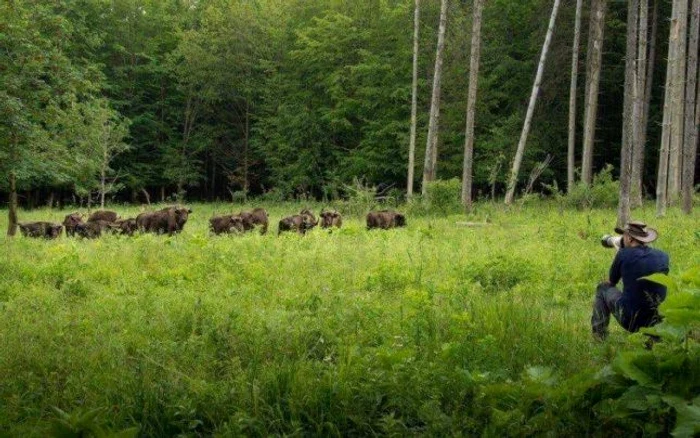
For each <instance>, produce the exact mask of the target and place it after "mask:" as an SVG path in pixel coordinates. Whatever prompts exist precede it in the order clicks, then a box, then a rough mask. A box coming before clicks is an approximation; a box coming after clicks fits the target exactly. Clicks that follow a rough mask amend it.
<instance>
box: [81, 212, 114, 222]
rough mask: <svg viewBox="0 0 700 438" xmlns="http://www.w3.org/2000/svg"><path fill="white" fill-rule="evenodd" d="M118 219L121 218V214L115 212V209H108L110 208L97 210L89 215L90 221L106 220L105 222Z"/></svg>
mask: <svg viewBox="0 0 700 438" xmlns="http://www.w3.org/2000/svg"><path fill="white" fill-rule="evenodd" d="M117 219H119V215H118V214H117V213H116V212H114V211H108V210H97V211H96V212H94V213H93V214H91V215H90V216H89V217H88V220H87V221H88V222H97V221H105V222H116V221H117Z"/></svg>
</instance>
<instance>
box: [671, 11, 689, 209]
mask: <svg viewBox="0 0 700 438" xmlns="http://www.w3.org/2000/svg"><path fill="white" fill-rule="evenodd" d="M676 3H677V14H675V15H674V17H676V20H675V26H676V29H675V31H676V35H675V36H674V41H675V44H676V56H675V62H674V69H673V76H674V79H673V92H672V94H671V99H672V100H671V101H672V104H673V106H672V110H671V149H670V152H669V164H668V199H667V202H668V203H669V204H674V203H676V202H678V200H679V198H680V193H681V168H682V164H683V159H682V157H683V155H682V154H683V152H682V151H683V138H684V137H683V128H684V122H685V118H684V112H685V105H684V104H685V73H686V72H685V68H686V38H687V34H688V30H687V27H688V26H687V23H688V0H677V1H674V6H676ZM674 9H676V8H675V7H674ZM672 22H673V21H672Z"/></svg>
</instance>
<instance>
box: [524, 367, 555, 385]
mask: <svg viewBox="0 0 700 438" xmlns="http://www.w3.org/2000/svg"><path fill="white" fill-rule="evenodd" d="M526 373H527V377H528V378H529V379H530V380H531V381H533V382H537V383H542V384H545V385H547V386H552V385H554V384H555V383H556V381H557V379H556V377H555V376H554V371H553V370H552V369H551V368H549V367H530V368H528V369H527V370H526Z"/></svg>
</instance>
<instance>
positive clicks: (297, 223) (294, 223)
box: [277, 209, 318, 236]
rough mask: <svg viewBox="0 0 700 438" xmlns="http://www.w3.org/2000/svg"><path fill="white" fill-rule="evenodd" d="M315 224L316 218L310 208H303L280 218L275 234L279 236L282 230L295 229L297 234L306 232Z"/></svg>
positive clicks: (316, 223)
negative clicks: (298, 211)
mask: <svg viewBox="0 0 700 438" xmlns="http://www.w3.org/2000/svg"><path fill="white" fill-rule="evenodd" d="M316 225H318V219H316V218H315V217H314V215H313V213H312V212H311V211H310V210H308V209H304V210H302V211H301V212H300V213H299V214H296V215H294V216H288V217H286V218H283V219H282V220H280V222H279V226H278V229H277V235H278V236H279V235H280V234H282V232H284V231H296V232H297V233H299V234H306V232H307V231H308V230H310V229H312V228H313V227H315V226H316Z"/></svg>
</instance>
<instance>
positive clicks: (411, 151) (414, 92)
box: [406, 0, 420, 198]
mask: <svg viewBox="0 0 700 438" xmlns="http://www.w3.org/2000/svg"><path fill="white" fill-rule="evenodd" d="M419 29H420V0H416V9H415V11H414V14H413V83H412V85H411V138H410V140H409V141H410V143H409V145H408V179H407V181H406V196H407V197H408V198H411V197H412V196H413V179H414V176H413V173H414V171H415V167H416V124H417V116H416V113H417V111H418V41H419V40H418V30H419Z"/></svg>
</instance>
